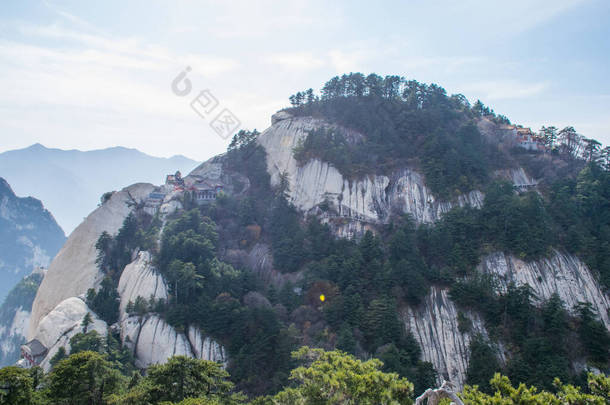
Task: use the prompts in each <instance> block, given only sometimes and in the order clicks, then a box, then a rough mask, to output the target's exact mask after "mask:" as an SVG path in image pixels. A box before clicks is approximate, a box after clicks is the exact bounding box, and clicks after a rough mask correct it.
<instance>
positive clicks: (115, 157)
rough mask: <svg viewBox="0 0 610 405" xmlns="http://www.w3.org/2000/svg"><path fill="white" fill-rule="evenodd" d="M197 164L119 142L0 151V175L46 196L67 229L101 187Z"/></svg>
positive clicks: (24, 191)
mask: <svg viewBox="0 0 610 405" xmlns="http://www.w3.org/2000/svg"><path fill="white" fill-rule="evenodd" d="M197 164H198V162H196V161H194V160H191V159H189V158H187V157H185V156H181V155H177V156H172V157H171V158H160V157H154V156H150V155H147V154H145V153H143V152H140V151H138V150H137V149H129V148H125V147H120V146H119V147H112V148H107V149H98V150H91V151H80V150H74V149H73V150H62V149H53V148H47V147H45V146H44V145H41V144H39V143H37V144H34V145H31V146H29V147H27V148H24V149H17V150H11V151H7V152H3V153H0V175H2V176H3V177H4V178H6V180H7V181H8V182H9V183H10V184H12V186H13V188H14V190H15V193H16V194H18V195H31V196H33V197H35V198H38V199H40V200H42V201H44V204H45V206H46V207H47V208H48V209H49V210H50V211H51V212H53V215H54V216H55V218H56V219H57V222H58V223H59V224H60V225H61V226H62V228H63V229H64V230H65V231H66V233H67V234H69V233H70V232H72V230H73V229H74V228H75V227H76V226H77V225H78V224H79V223H80V222H81V221H82V220H83V218H84V217H85V216H87V214H89V212H91V211H92V210H93V209H94V208H95V206H96V205H97V203H99V199H100V196H101V195H102V194H103V193H104V192H106V191H112V190H120V189H121V188H123V187H125V186H127V185H129V184H132V183H134V182H137V181H144V182H151V183H154V184H159V183H161V182H162V181H163V179H164V176H165V174H167V173H174V172H175V171H176V170H180V171H182V172H184V173H188V172H190V171H191V170H192V169H193V168H194V167H195V166H197Z"/></svg>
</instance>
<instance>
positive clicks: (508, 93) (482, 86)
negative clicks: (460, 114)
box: [460, 80, 549, 101]
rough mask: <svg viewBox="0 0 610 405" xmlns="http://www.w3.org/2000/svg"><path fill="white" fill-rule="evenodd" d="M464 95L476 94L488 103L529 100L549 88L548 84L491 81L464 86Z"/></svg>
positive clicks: (462, 89)
mask: <svg viewBox="0 0 610 405" xmlns="http://www.w3.org/2000/svg"><path fill="white" fill-rule="evenodd" d="M460 88H461V92H462V93H463V94H476V95H477V97H478V98H481V99H483V100H488V101H497V100H507V99H527V98H531V97H534V96H537V95H539V94H541V93H542V92H544V91H545V90H546V89H548V88H549V83H548V82H540V83H525V82H520V81H518V80H490V81H481V82H476V83H469V84H464V85H463V86H461V87H460Z"/></svg>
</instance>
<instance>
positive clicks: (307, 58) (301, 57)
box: [265, 52, 328, 71]
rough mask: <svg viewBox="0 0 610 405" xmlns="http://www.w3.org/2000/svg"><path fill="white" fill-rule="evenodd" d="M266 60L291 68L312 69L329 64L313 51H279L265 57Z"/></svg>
mask: <svg viewBox="0 0 610 405" xmlns="http://www.w3.org/2000/svg"><path fill="white" fill-rule="evenodd" d="M265 60H266V62H267V63H269V64H271V65H274V66H277V67H281V68H284V69H290V70H300V71H303V70H312V69H318V68H321V67H323V66H326V65H327V64H328V62H327V61H325V60H323V59H322V58H320V57H318V56H316V55H314V54H312V53H311V52H292V53H278V54H273V55H269V56H267V57H266V58H265Z"/></svg>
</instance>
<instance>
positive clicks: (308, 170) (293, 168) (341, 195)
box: [258, 113, 483, 234]
mask: <svg viewBox="0 0 610 405" xmlns="http://www.w3.org/2000/svg"><path fill="white" fill-rule="evenodd" d="M275 117H276V118H274V119H273V121H274V122H275V123H274V124H273V125H272V126H271V127H270V128H268V129H267V130H265V131H264V132H263V133H262V134H261V135H260V137H259V138H258V142H259V143H260V144H261V145H262V146H263V147H264V148H265V151H266V152H267V169H268V171H269V174H270V175H271V182H272V184H274V185H277V184H279V181H280V175H281V174H282V173H287V174H288V178H289V180H290V200H291V202H292V203H293V204H294V205H295V206H296V207H297V208H299V209H300V210H303V211H309V210H311V209H313V208H315V207H316V206H318V205H319V204H321V203H322V202H324V201H325V200H326V201H328V202H330V203H331V204H332V206H333V208H334V210H335V212H336V216H338V217H343V218H348V219H350V220H352V221H358V222H362V223H366V222H372V223H379V222H381V223H383V222H386V221H387V220H388V218H389V216H390V213H391V212H393V211H394V212H402V213H409V214H411V215H413V218H414V219H415V220H416V221H417V222H419V223H421V222H433V221H435V220H437V219H438V218H440V216H441V215H442V214H443V213H445V212H447V211H449V210H450V209H451V208H452V207H454V206H456V205H458V206H463V205H471V206H474V207H479V206H480V205H481V204H482V200H483V195H482V194H481V192H479V191H476V190H475V191H472V192H470V193H468V194H466V195H462V196H460V197H459V198H457V199H456V200H454V201H439V200H438V199H436V198H435V196H434V195H432V193H431V192H430V190H429V189H428V187H426V185H425V184H424V181H423V177H422V176H421V175H420V174H419V173H417V172H415V171H413V170H411V169H409V168H404V169H402V170H398V171H396V172H394V173H392V174H391V175H390V176H382V175H370V176H368V177H366V178H364V179H361V180H355V181H350V179H347V178H344V177H343V176H342V175H341V173H339V171H338V170H337V169H336V168H335V167H333V166H332V165H331V164H329V163H327V162H322V161H320V160H317V159H314V160H310V161H309V162H307V163H305V165H303V166H302V167H300V166H299V165H298V163H297V161H296V160H295V159H294V157H293V152H292V151H293V149H294V148H295V147H296V146H297V145H298V144H299V141H300V140H302V139H304V138H305V137H306V136H307V134H308V132H309V131H311V130H313V129H315V128H322V127H326V126H328V124H326V123H324V122H323V121H321V120H318V119H314V118H309V117H298V118H296V117H290V116H289V115H287V114H286V113H282V114H280V115H279V116H278V115H276V116H275ZM349 233H350V232H342V231H339V234H349Z"/></svg>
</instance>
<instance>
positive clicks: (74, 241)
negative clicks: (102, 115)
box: [28, 183, 154, 338]
mask: <svg viewBox="0 0 610 405" xmlns="http://www.w3.org/2000/svg"><path fill="white" fill-rule="evenodd" d="M153 189H154V187H153V186H152V185H151V184H143V183H138V184H134V185H132V186H129V187H127V188H125V189H123V190H121V191H119V192H116V193H114V194H113V195H112V197H111V198H110V199H109V200H108V201H106V202H105V203H104V204H103V205H102V206H100V207H98V208H97V209H96V210H95V211H93V212H92V213H91V214H89V216H88V217H87V218H86V219H85V220H84V221H83V223H82V224H80V225H79V226H78V227H77V228H76V229H75V230H74V232H72V234H71V235H70V237H69V238H68V241H67V242H66V244H65V245H64V246H63V248H62V249H61V251H60V252H59V253H58V254H57V256H56V257H55V259H54V260H53V262H52V263H51V265H50V266H49V270H48V272H47V275H46V277H45V279H44V281H43V282H42V284H41V285H40V288H39V290H38V293H37V294H36V299H35V300H34V305H33V306H32V316H31V318H30V323H29V328H28V337H30V338H31V337H32V336H34V334H35V332H36V328H37V327H38V323H39V322H40V320H41V319H42V317H43V316H45V315H46V314H48V313H49V312H50V311H52V310H53V308H55V307H56V306H57V304H59V303H60V302H61V301H63V300H64V299H66V298H70V297H77V296H79V295H81V294H85V293H86V292H87V290H88V289H89V288H92V287H95V286H96V285H97V284H98V283H99V282H100V281H101V278H102V277H101V274H100V272H99V270H98V267H97V265H96V264H95V259H96V257H97V251H96V249H95V243H96V241H97V239H98V238H99V236H100V234H101V233H102V232H103V231H106V232H108V233H110V234H115V233H116V232H117V231H118V230H119V228H120V227H121V225H122V224H123V220H124V219H125V217H126V216H127V215H128V214H129V213H130V212H131V210H132V207H131V206H130V204H131V203H136V202H140V201H141V200H143V199H144V198H145V197H146V196H148V194H149V193H150V192H151V191H152V190H153Z"/></svg>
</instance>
